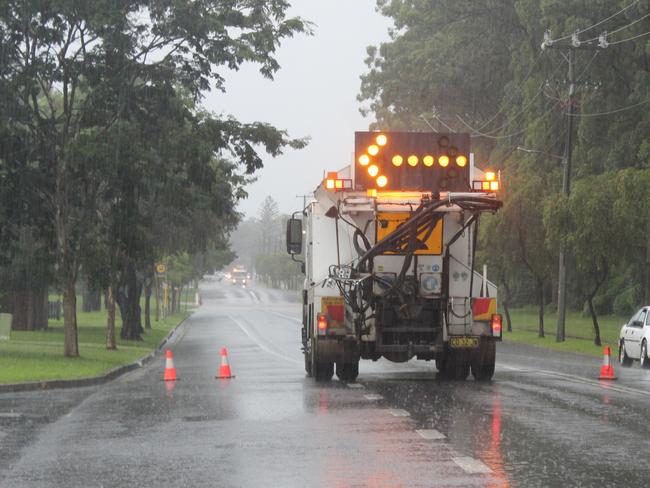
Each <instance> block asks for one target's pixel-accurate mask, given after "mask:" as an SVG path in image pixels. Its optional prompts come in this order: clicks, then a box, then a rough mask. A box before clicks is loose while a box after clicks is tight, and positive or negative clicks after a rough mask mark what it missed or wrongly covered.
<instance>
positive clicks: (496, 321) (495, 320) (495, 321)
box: [492, 313, 503, 339]
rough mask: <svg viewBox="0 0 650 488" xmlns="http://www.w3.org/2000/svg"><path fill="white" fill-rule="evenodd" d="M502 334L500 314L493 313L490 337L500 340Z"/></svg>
mask: <svg viewBox="0 0 650 488" xmlns="http://www.w3.org/2000/svg"><path fill="white" fill-rule="evenodd" d="M502 333H503V325H502V318H501V314H499V313H495V314H493V315H492V337H497V338H499V339H501V335H502Z"/></svg>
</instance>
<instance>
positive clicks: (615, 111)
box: [568, 98, 650, 117]
mask: <svg viewBox="0 0 650 488" xmlns="http://www.w3.org/2000/svg"><path fill="white" fill-rule="evenodd" d="M648 102H650V98H647V99H645V100H643V101H642V102H639V103H635V104H633V105H628V106H627V107H621V108H617V109H614V110H609V111H607V112H598V113H591V114H583V113H579V114H568V115H570V116H571V117H600V116H603V115H612V114H616V113H619V112H625V111H626V110H631V109H633V108H635V107H638V106H640V105H643V104H645V103H648Z"/></svg>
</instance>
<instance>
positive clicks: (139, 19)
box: [0, 0, 307, 356]
mask: <svg viewBox="0 0 650 488" xmlns="http://www.w3.org/2000/svg"><path fill="white" fill-rule="evenodd" d="M287 8H288V3H287V2H285V1H283V0H268V1H262V0H253V1H248V0H247V1H244V0H239V1H237V0H236V1H234V2H228V3H219V4H202V3H199V4H197V3H194V2H188V1H179V2H172V3H170V2H168V1H165V0H155V1H147V2H145V1H130V2H127V1H118V2H115V1H111V2H64V1H60V0H52V1H48V2H35V1H33V0H32V1H29V0H25V1H20V2H5V3H3V4H2V5H0V27H1V29H0V53H2V60H1V61H2V62H1V63H0V65H1V66H2V68H1V72H0V74H1V83H0V89H1V90H2V93H1V95H2V97H1V98H2V100H3V101H5V103H6V104H7V105H8V107H7V108H6V112H7V113H9V114H10V115H11V119H12V122H13V123H14V124H15V125H18V126H21V127H26V128H27V130H28V135H29V138H30V140H31V147H33V148H34V149H33V151H32V153H31V154H30V160H33V161H34V162H35V163H36V164H37V165H38V172H39V174H40V175H42V178H41V180H40V181H39V183H40V186H39V187H37V188H36V189H35V191H36V192H38V193H39V194H41V195H43V198H44V200H45V201H46V202H47V213H48V215H49V217H50V219H51V221H52V223H53V229H54V234H55V237H56V249H57V268H58V275H59V276H60V280H61V286H62V288H63V299H64V316H65V320H64V322H65V326H64V328H65V344H64V353H65V355H66V356H77V355H78V353H79V349H78V343H77V325H76V293H75V284H76V280H77V276H78V272H79V266H80V262H81V259H82V258H81V255H82V250H83V249H85V248H86V247H87V245H88V246H90V244H91V243H88V242H86V239H87V236H89V235H93V232H92V226H93V223H94V221H95V216H96V214H97V211H98V208H99V207H101V203H100V201H99V200H100V199H101V198H106V197H108V198H109V199H110V195H111V190H113V189H112V188H106V187H105V186H104V185H103V180H102V179H101V177H100V175H101V174H102V171H101V168H97V167H95V166H94V165H93V163H94V161H95V160H94V159H89V158H87V157H84V149H88V145H87V144H86V143H85V141H83V140H82V141H80V139H83V138H84V136H88V135H89V136H90V139H92V138H94V139H95V140H99V139H101V138H102V136H108V137H110V134H109V133H113V134H115V132H119V131H120V130H121V129H122V128H124V127H125V126H128V125H129V123H131V122H132V121H133V120H136V119H138V120H139V121H141V122H142V121H143V119H147V118H148V119H155V118H156V117H159V116H161V115H162V113H161V111H160V110H158V111H154V112H148V113H144V112H142V110H145V109H146V108H149V107H147V103H146V101H147V100H150V99H152V98H154V99H155V100H156V101H157V102H159V105H158V107H156V109H159V108H160V103H163V102H164V98H163V96H164V95H170V94H173V93H176V92H178V91H179V90H182V91H183V94H184V96H185V97H187V98H188V99H189V100H191V101H192V102H193V103H195V102H197V101H199V100H200V97H201V93H202V92H203V91H205V90H207V89H209V88H210V86H211V84H213V85H214V86H215V87H216V88H217V89H220V90H224V78H223V76H222V75H221V74H220V73H219V72H218V69H220V68H224V67H225V68H228V69H237V68H238V67H239V66H240V65H241V64H242V63H244V62H254V63H257V64H259V65H260V71H261V73H262V75H264V76H266V77H271V76H272V75H273V73H274V72H275V71H276V70H277V69H278V68H279V65H278V63H277V61H276V60H275V58H274V53H275V50H276V48H277V46H278V43H279V42H280V41H281V40H282V39H283V38H286V37H288V36H292V35H293V34H294V33H297V32H304V31H305V30H306V28H307V27H306V24H305V23H304V22H303V21H302V20H301V19H299V18H286V16H285V12H286V9H287ZM193 115H195V114H192V113H188V114H187V118H188V119H191V118H192V116H193ZM141 127H144V125H142V126H141ZM131 129H132V128H130V127H127V129H126V130H125V132H130V131H131ZM204 130H206V132H210V133H211V134H212V136H213V137H214V138H215V139H214V146H213V149H214V152H215V153H217V152H219V150H230V151H231V152H232V153H233V154H234V155H235V157H236V158H237V162H238V163H241V164H242V165H243V166H244V167H245V169H246V171H248V172H252V171H254V170H255V169H258V168H260V167H261V165H262V163H261V159H260V157H259V155H258V154H257V152H256V151H255V149H254V145H255V144H261V145H262V146H264V147H265V149H266V150H267V151H268V152H269V153H270V154H272V155H277V154H279V153H280V151H281V148H282V147H283V146H285V145H291V146H293V147H300V146H302V145H303V142H302V141H290V140H288V139H287V138H286V134H285V133H284V132H282V131H279V130H277V129H275V128H273V127H271V126H269V125H267V124H261V123H254V124H242V123H239V122H238V121H236V120H235V119H233V118H230V117H222V118H218V117H211V119H210V120H209V121H206V123H205V129H204ZM140 135H141V136H144V134H142V133H140ZM113 137H115V136H113ZM117 139H118V141H119V142H122V141H121V140H120V138H119V136H117ZM136 141H137V142H139V143H140V145H141V148H140V149H142V150H143V151H144V152H146V153H147V154H151V151H147V150H151V149H152V148H151V147H146V146H147V139H146V138H144V137H143V138H141V139H136ZM132 142H133V140H130V141H128V144H124V145H122V146H119V145H118V146H115V147H114V159H115V161H117V160H118V159H119V158H122V157H124V156H125V153H126V152H127V150H129V151H130V149H131V148H132ZM142 146H145V147H142ZM75 147H76V148H77V149H78V151H75ZM120 149H121V150H120ZM73 155H76V157H75V156H73ZM93 155H94V154H93ZM103 160H104V161H105V160H106V158H104V159H103ZM123 169H124V168H123ZM94 170H97V173H95V172H94ZM124 176H126V177H137V176H140V177H142V175H136V174H133V172H127V174H126V175H124ZM146 176H147V177H148V178H152V177H154V178H155V177H156V175H155V174H148V175H146ZM138 185H139V181H136V182H132V183H131V182H126V183H125V186H123V187H122V189H121V190H122V191H121V197H122V198H124V201H125V202H126V204H125V206H127V207H128V206H134V205H136V204H137V203H138V202H137V195H136V194H135V193H134V192H135V188H136V187H138ZM80 188H82V189H84V190H85V191H81V192H80V191H78V190H79V189H80ZM123 209H124V208H123ZM135 215H136V214H135V213H131V214H129V215H123V217H125V218H127V219H129V218H130V220H129V221H128V223H129V224H130V225H137V219H134V218H133V217H134V216H135ZM123 273H124V274H125V275H126V276H127V277H126V278H124V279H123V281H121V283H123V286H125V287H127V288H128V289H129V292H128V293H127V294H125V295H124V296H125V297H126V301H128V305H127V304H126V302H124V303H125V305H126V306H127V307H128V309H129V310H130V311H129V312H127V314H126V316H127V323H128V324H130V325H129V326H128V327H127V329H128V330H127V334H126V335H127V336H128V337H132V338H137V337H138V334H139V331H138V328H137V327H135V326H137V324H135V323H134V321H135V320H136V319H135V318H134V317H132V318H129V316H130V315H133V314H132V313H133V312H135V311H136V310H135V309H136V308H137V307H136V306H135V305H134V304H135V302H136V300H139V293H138V283H137V276H136V271H135V258H133V257H128V258H127V259H126V262H125V263H124V266H123ZM119 301H120V300H119V299H118V302H119ZM123 312H124V311H123ZM138 320H139V319H138ZM131 326H134V327H135V328H134V330H131V329H129V327H131Z"/></svg>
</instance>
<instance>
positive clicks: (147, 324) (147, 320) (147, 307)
mask: <svg viewBox="0 0 650 488" xmlns="http://www.w3.org/2000/svg"><path fill="white" fill-rule="evenodd" d="M151 284H152V279H151V278H146V279H145V280H144V328H145V329H151Z"/></svg>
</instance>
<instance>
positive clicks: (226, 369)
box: [216, 347, 234, 379]
mask: <svg viewBox="0 0 650 488" xmlns="http://www.w3.org/2000/svg"><path fill="white" fill-rule="evenodd" d="M216 378H218V379H228V378H234V376H233V375H232V372H231V371H230V364H228V350H227V349H226V348H225V347H222V348H221V366H219V373H218V374H217V376H216Z"/></svg>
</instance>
